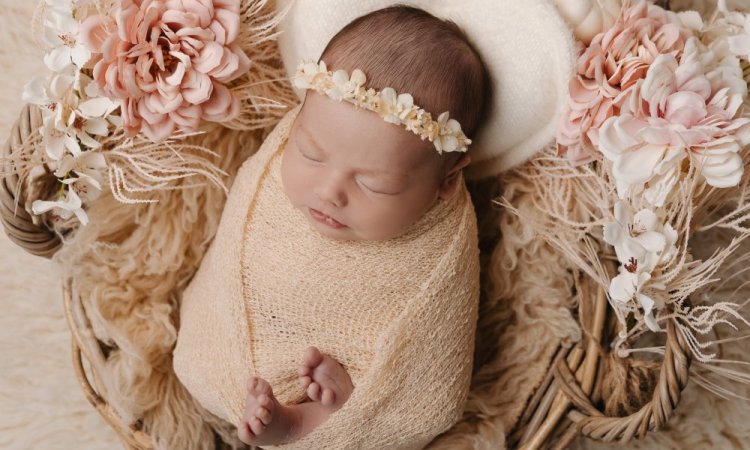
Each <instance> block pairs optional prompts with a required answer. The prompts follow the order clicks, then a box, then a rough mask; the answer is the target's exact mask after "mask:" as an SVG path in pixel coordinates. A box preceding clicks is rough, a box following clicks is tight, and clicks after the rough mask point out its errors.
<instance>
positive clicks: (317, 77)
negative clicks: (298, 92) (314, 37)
mask: <svg viewBox="0 0 750 450" xmlns="http://www.w3.org/2000/svg"><path fill="white" fill-rule="evenodd" d="M327 72H328V67H326V63H325V61H320V63H315V62H303V63H300V65H299V67H297V74H296V76H295V77H294V79H293V83H294V85H295V86H296V87H298V88H300V89H314V88H315V86H318V85H319V84H321V83H323V82H324V80H325V78H326V73H327Z"/></svg>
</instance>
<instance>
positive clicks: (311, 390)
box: [307, 382, 320, 402]
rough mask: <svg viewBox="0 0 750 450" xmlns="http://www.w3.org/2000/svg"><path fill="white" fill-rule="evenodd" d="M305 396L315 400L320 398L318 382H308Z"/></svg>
mask: <svg viewBox="0 0 750 450" xmlns="http://www.w3.org/2000/svg"><path fill="white" fill-rule="evenodd" d="M307 396H308V397H310V399H311V400H313V401H315V402H317V401H319V400H320V385H319V384H318V383H315V382H313V383H310V385H309V386H308V387H307Z"/></svg>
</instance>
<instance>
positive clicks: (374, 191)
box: [357, 180, 396, 195]
mask: <svg viewBox="0 0 750 450" xmlns="http://www.w3.org/2000/svg"><path fill="white" fill-rule="evenodd" d="M357 184H359V185H360V186H362V187H363V188H365V189H367V190H368V191H370V192H373V193H375V194H380V195H396V194H392V193H390V192H380V191H376V190H374V189H372V188H369V187H367V185H365V184H364V183H362V182H361V181H359V180H357Z"/></svg>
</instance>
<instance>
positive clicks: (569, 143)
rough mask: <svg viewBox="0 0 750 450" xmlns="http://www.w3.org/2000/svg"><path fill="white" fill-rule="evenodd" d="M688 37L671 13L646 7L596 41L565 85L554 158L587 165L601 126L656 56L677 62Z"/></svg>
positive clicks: (625, 15)
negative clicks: (566, 91)
mask: <svg viewBox="0 0 750 450" xmlns="http://www.w3.org/2000/svg"><path fill="white" fill-rule="evenodd" d="M689 36H690V32H689V30H687V29H686V28H684V27H682V26H681V24H680V22H679V19H678V18H677V16H676V15H675V14H674V13H672V12H669V11H666V10H664V9H662V8H660V7H657V6H655V5H653V4H650V3H648V2H646V1H640V2H638V3H637V4H635V5H634V6H632V7H630V8H628V9H627V10H625V11H624V12H623V15H622V16H621V17H620V18H619V19H618V20H617V22H616V23H615V24H614V25H613V26H612V27H611V28H610V29H609V30H607V31H605V32H602V33H599V34H598V35H596V36H595V37H594V39H593V40H592V41H591V44H590V45H589V46H588V48H587V49H586V50H585V51H584V52H583V54H582V55H581V56H580V57H579V59H578V63H577V65H576V72H577V73H576V75H575V77H574V78H573V79H572V80H571V81H570V85H569V95H570V97H569V102H568V108H567V109H566V112H565V114H564V116H563V119H562V120H561V121H560V123H559V125H558V128H557V136H556V137H557V147H558V154H559V155H566V157H567V158H568V160H569V161H570V162H571V163H572V164H574V165H579V164H584V163H586V162H589V161H591V160H593V159H594V158H595V156H594V149H595V148H596V146H597V145H598V143H599V133H598V131H599V127H601V125H602V123H604V121H605V120H607V119H608V118H609V117H611V116H615V115H618V114H619V111H620V106H621V105H622V104H623V103H624V102H626V101H627V100H628V97H629V96H630V95H631V93H632V87H633V86H634V85H635V83H636V82H637V81H638V80H639V79H642V78H644V77H645V76H646V72H647V71H648V68H649V66H650V65H651V64H652V63H653V62H654V60H655V59H656V57H657V56H659V55H660V54H672V55H674V56H676V57H677V56H679V54H680V53H681V52H682V49H683V48H684V46H685V41H686V40H687V38H688V37H689Z"/></svg>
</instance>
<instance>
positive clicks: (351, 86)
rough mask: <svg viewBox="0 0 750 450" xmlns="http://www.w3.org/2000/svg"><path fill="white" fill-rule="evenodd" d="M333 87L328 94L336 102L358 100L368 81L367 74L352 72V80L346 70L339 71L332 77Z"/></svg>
mask: <svg viewBox="0 0 750 450" xmlns="http://www.w3.org/2000/svg"><path fill="white" fill-rule="evenodd" d="M331 80H332V81H333V86H332V87H331V88H330V89H329V90H328V91H327V92H326V94H327V95H328V96H329V97H331V98H332V99H334V100H336V101H342V100H343V99H345V98H356V97H358V96H359V95H360V93H361V90H362V86H363V85H364V84H365V81H367V79H366V78H365V74H364V73H363V72H362V71H361V70H359V69H354V71H352V76H351V78H350V77H349V74H347V73H346V71H345V70H337V71H335V72H333V75H332V76H331Z"/></svg>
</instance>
